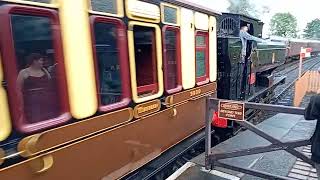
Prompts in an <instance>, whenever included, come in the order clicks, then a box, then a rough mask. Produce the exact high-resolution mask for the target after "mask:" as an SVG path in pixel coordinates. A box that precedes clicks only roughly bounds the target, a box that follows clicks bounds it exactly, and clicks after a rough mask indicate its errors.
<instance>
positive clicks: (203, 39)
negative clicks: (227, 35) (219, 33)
mask: <svg viewBox="0 0 320 180" xmlns="http://www.w3.org/2000/svg"><path fill="white" fill-rule="evenodd" d="M196 46H197V47H199V46H206V37H205V36H196Z"/></svg>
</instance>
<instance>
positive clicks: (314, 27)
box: [304, 19, 320, 39]
mask: <svg viewBox="0 0 320 180" xmlns="http://www.w3.org/2000/svg"><path fill="white" fill-rule="evenodd" d="M304 33H305V34H304V37H305V38H307V39H320V19H314V20H312V21H311V22H309V23H308V24H307V26H306V28H305V29H304Z"/></svg>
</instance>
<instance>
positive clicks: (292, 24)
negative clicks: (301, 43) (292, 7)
mask: <svg viewBox="0 0 320 180" xmlns="http://www.w3.org/2000/svg"><path fill="white" fill-rule="evenodd" d="M270 27H271V28H270V30H271V34H272V35H276V36H282V37H291V38H295V37H297V19H296V17H294V16H293V15H292V14H290V13H277V14H275V15H274V16H273V17H272V18H271V21H270Z"/></svg>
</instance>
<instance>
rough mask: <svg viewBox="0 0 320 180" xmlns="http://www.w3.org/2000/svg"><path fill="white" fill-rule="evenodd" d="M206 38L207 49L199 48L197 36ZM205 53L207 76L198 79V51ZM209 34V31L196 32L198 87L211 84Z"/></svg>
mask: <svg viewBox="0 0 320 180" xmlns="http://www.w3.org/2000/svg"><path fill="white" fill-rule="evenodd" d="M199 35H200V36H204V37H205V43H206V47H197V36H199ZM198 50H200V51H203V50H204V51H205V75H204V76H200V77H197V59H196V57H197V51H198ZM209 66H210V64H209V32H207V31H201V30H197V31H196V32H195V69H196V71H195V73H196V74H195V77H196V84H197V85H198V86H201V85H203V84H207V83H209V81H210V79H209V74H210V72H209Z"/></svg>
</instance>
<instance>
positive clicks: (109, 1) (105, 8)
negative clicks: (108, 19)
mask: <svg viewBox="0 0 320 180" xmlns="http://www.w3.org/2000/svg"><path fill="white" fill-rule="evenodd" d="M91 8H92V10H94V11H99V12H105V13H111V14H117V0H91Z"/></svg>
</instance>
